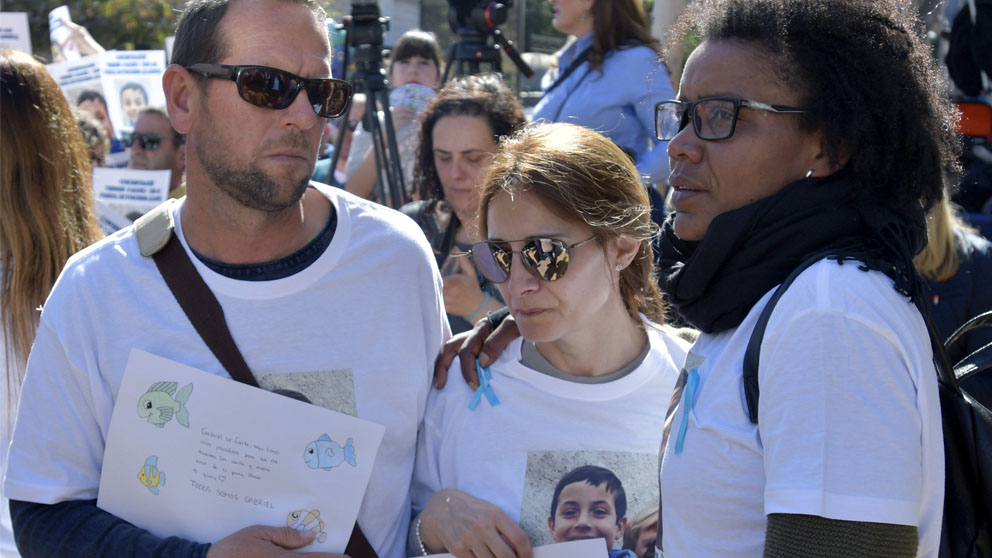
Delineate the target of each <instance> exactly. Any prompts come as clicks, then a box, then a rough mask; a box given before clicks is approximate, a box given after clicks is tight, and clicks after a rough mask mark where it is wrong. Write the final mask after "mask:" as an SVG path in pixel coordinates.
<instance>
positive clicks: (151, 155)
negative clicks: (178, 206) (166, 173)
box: [124, 107, 186, 198]
mask: <svg viewBox="0 0 992 558" xmlns="http://www.w3.org/2000/svg"><path fill="white" fill-rule="evenodd" d="M124 140H125V141H124V143H125V145H127V146H128V147H130V148H131V151H130V153H129V154H128V159H127V168H129V169H142V170H165V169H168V170H170V171H172V174H171V175H170V178H169V197H170V198H178V197H180V196H182V195H184V194H185V193H186V191H185V189H184V188H183V187H182V186H183V171H184V170H185V169H186V145H185V138H183V135H182V134H180V133H179V132H177V131H176V130H175V129H174V128H173V127H172V123H170V122H169V113H168V112H166V111H165V109H164V108H161V107H144V108H142V109H141V110H139V111H138V117H137V120H136V121H135V123H134V131H133V132H132V133H131V134H130V136H127V137H125V138H124Z"/></svg>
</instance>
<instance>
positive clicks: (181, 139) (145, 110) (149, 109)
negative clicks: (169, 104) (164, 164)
mask: <svg viewBox="0 0 992 558" xmlns="http://www.w3.org/2000/svg"><path fill="white" fill-rule="evenodd" d="M146 114H154V115H156V116H161V117H162V118H164V119H165V121H166V122H168V123H169V129H170V130H172V145H174V146H176V147H179V146H180V145H182V144H183V143H185V141H186V136H184V135H183V134H180V133H179V132H177V131H176V129H175V128H173V127H172V121H171V120H169V112H168V111H166V110H165V108H163V107H156V106H151V105H149V106H145V107H141V109H139V110H138V118H135V119H134V121H135V123H137V122H138V119H140V118H141V117H142V116H144V115H146Z"/></svg>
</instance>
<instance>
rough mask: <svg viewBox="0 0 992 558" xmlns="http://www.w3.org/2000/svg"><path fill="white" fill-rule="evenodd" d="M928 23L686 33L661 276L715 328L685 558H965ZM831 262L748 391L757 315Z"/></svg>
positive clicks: (796, 301)
mask: <svg viewBox="0 0 992 558" xmlns="http://www.w3.org/2000/svg"><path fill="white" fill-rule="evenodd" d="M911 18H912V15H911V13H910V10H909V9H907V7H906V5H905V3H904V2H900V1H898V0H873V1H871V2H868V1H864V0H827V1H823V2H808V1H806V0H699V1H697V2H694V3H692V4H691V5H690V6H689V8H688V10H687V13H686V15H685V16H684V17H683V19H682V20H680V23H679V24H678V26H677V28H676V29H675V31H674V32H673V34H672V36H671V45H670V47H669V48H674V49H681V48H683V39H686V38H687V37H691V38H693V39H701V41H702V42H701V44H699V46H698V47H696V48H695V50H694V51H693V52H692V54H691V55H690V56H689V57H688V59H687V62H686V66H685V71H684V73H683V75H682V81H681V85H680V88H679V94H678V99H677V100H675V101H672V102H665V103H661V104H659V105H658V107H657V118H658V123H657V124H658V125H657V129H658V131H659V136H660V137H659V139H668V140H670V142H669V146H668V152H669V155H670V157H671V162H670V164H671V171H672V172H671V177H670V181H671V184H672V186H673V189H674V193H673V196H672V205H673V206H674V209H675V211H674V213H672V214H671V215H670V216H669V219H668V220H667V221H666V223H665V225H664V227H663V228H662V233H661V243H660V244H661V252H662V253H661V261H662V267H661V269H660V272H661V277H662V289H663V290H664V291H665V293H666V295H667V299H668V300H669V301H670V302H671V303H672V304H673V306H674V307H675V309H676V310H677V311H678V313H679V314H681V315H682V317H684V318H685V319H686V320H687V321H688V322H689V323H690V324H692V325H693V326H695V327H697V328H699V329H700V330H701V332H702V333H701V335H700V337H699V339H698V340H697V341H696V343H695V344H694V345H693V347H692V349H691V351H690V353H689V357H688V359H687V361H686V365H685V367H684V369H683V373H682V377H681V378H680V381H679V383H678V384H677V385H678V386H680V389H678V390H677V391H676V394H675V395H676V398H675V401H676V402H677V406H676V407H673V408H672V409H671V411H670V412H671V413H672V416H671V419H672V420H671V425H672V429H671V431H670V436H669V437H668V442H667V447H666V448H665V449H664V455H663V461H662V466H661V478H660V482H661V497H662V502H663V504H664V505H663V507H662V510H661V524H662V535H661V544H660V547H659V548H660V550H661V551H662V552H664V555H665V556H668V557H681V556H694V557H695V556H699V557H710V556H714V557H715V556H744V557H748V556H750V557H770V558H775V557H779V556H899V557H916V556H927V557H933V556H937V555H938V552H940V554H941V555H942V556H960V555H964V553H963V552H955V551H953V550H949V547H945V548H943V549H941V550H938V547H939V546H940V545H942V544H943V543H944V542H947V539H946V538H945V539H943V541H942V537H941V529H942V525H943V526H944V527H946V526H947V525H948V524H949V522H947V521H944V522H942V520H941V516H942V512H943V511H944V510H945V509H953V508H945V507H944V503H945V495H944V472H945V470H944V454H943V449H944V446H943V432H942V430H941V412H940V408H939V403H938V392H937V375H936V372H935V370H934V364H933V357H934V355H933V351H932V349H931V342H930V339H929V336H928V333H927V328H926V325H925V324H924V320H923V318H922V316H921V313H920V311H919V310H918V305H919V304H921V300H920V297H921V294H922V293H923V292H924V291H923V288H922V284H921V279H920V277H919V276H918V275H917V274H916V272H915V270H914V269H913V256H914V254H917V253H918V252H919V251H920V250H921V248H922V247H923V245H924V244H925V243H926V241H927V236H926V218H925V214H926V211H927V209H928V208H929V207H931V206H932V205H933V204H934V203H935V202H937V201H938V200H940V199H941V197H942V183H943V180H944V177H945V176H946V173H948V172H950V171H954V170H955V166H956V163H955V160H956V157H955V151H956V142H955V138H954V137H953V130H954V129H955V125H954V124H955V118H956V117H955V113H954V110H953V108H952V106H951V104H950V103H949V101H948V100H947V99H946V98H945V97H944V95H943V94H944V91H945V90H946V89H945V85H944V81H943V80H942V78H941V77H940V74H939V73H938V71H937V68H936V65H935V63H934V60H933V59H932V58H931V54H930V49H929V47H928V46H927V44H926V42H925V41H924V39H923V37H922V36H921V35H920V33H919V29H920V27H919V26H918V25H917V23H916V22H915V21H913V20H912V19H911ZM659 101H663V99H659ZM813 257H815V263H813V265H812V266H811V267H808V268H805V269H804V270H803V271H802V272H801V273H800V274H799V275H798V276H797V278H796V279H795V281H794V282H793V283H792V284H791V285H790V286H789V287H788V288H787V289H786V290H784V292H783V295H782V297H781V298H780V299H779V300H778V302H777V304H776V306H775V307H774V312H773V313H772V314H771V317H770V319H769V320H768V322H767V327H766V329H765V330H764V333H763V335H761V336H760V337H759V338H758V339H759V340H760V341H761V342H760V346H761V352H760V359H759V363H758V369H757V388H758V389H757V390H753V389H749V388H747V387H746V384H745V382H744V379H743V374H742V370H743V369H744V354H745V352H746V350H747V345H748V343H749V341H750V339H751V336H752V333H753V332H754V329H755V325H756V322H757V320H758V316H759V315H760V314H761V313H762V311H763V310H764V309H765V307H766V306H767V304H768V301H769V299H770V297H771V293H772V292H773V291H775V290H776V288H777V286H778V285H780V284H781V283H782V282H783V281H784V280H785V279H786V278H787V277H788V276H789V275H790V274H791V273H792V272H793V271H794V270H796V269H798V268H799V266H800V264H801V263H802V262H804V261H806V260H809V259H810V258H813ZM914 303H915V304H914ZM503 327H505V324H504V325H503V326H501V328H503ZM490 351H492V349H490ZM681 387H684V389H681ZM747 393H757V394H760V397H758V398H757V404H756V405H754V410H755V416H753V417H752V416H751V415H750V412H749V401H753V398H747V397H746V394H747ZM948 503H949V505H950V506H954V505H955V501H954V499H953V498H952V499H950V500H948Z"/></svg>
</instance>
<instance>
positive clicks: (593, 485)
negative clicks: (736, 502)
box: [408, 123, 688, 558]
mask: <svg viewBox="0 0 992 558" xmlns="http://www.w3.org/2000/svg"><path fill="white" fill-rule="evenodd" d="M479 220H480V222H479V228H480V238H482V239H483V240H482V241H481V242H478V243H476V244H474V245H473V246H472V249H471V258H472V260H473V262H474V263H475V266H476V268H477V269H478V270H479V271H480V272H481V273H482V275H484V276H485V277H486V278H487V279H488V280H489V281H491V282H493V283H495V284H497V285H498V287H499V291H500V294H501V295H502V297H503V299H504V300H505V301H506V304H507V307H508V308H509V312H510V314H511V315H513V316H514V318H515V319H516V323H517V325H518V326H519V328H520V332H521V334H522V336H523V338H522V339H518V340H517V341H515V342H514V343H513V344H512V345H511V346H510V347H509V348H508V349H507V350H506V351H505V352H504V353H503V355H502V356H501V357H500V358H499V359H498V360H496V361H495V362H493V363H492V364H491V366H489V367H487V368H481V367H480V368H479V371H480V378H481V380H480V382H479V385H477V386H470V385H468V384H467V383H466V382H464V381H462V379H461V378H458V379H457V380H455V381H453V382H452V384H453V385H450V386H448V387H446V388H445V389H443V390H438V391H434V392H433V393H432V394H431V396H430V398H429V400H428V405H427V410H426V413H425V418H424V424H423V426H422V428H421V432H420V439H419V441H418V448H417V466H416V469H415V473H414V485H413V500H414V507H415V509H416V511H417V512H419V515H418V516H417V518H416V519H415V521H414V522H413V526H412V528H411V536H410V544H409V549H408V550H409V551H410V552H411V553H412V554H414V555H420V554H428V553H434V552H441V551H446V552H450V553H453V554H455V555H456V556H474V557H480V558H481V557H490V556H499V557H503V556H531V548H532V546H537V545H542V544H547V543H550V542H552V541H556V542H561V541H568V540H574V539H580V538H582V539H584V538H604V539H606V540H605V544H606V546H607V548H610V549H612V548H613V547H614V544H616V545H618V546H619V545H620V544H621V543H622V539H623V531H624V527H625V526H626V523H627V517H626V512H625V510H630V511H631V514H633V512H636V511H638V510H640V509H643V508H644V507H647V506H654V505H657V486H658V483H657V465H658V460H657V453H658V442H659V440H660V436H661V431H662V425H663V423H664V418H665V416H664V415H665V405H664V404H662V403H661V401H666V402H667V401H668V399H669V398H670V396H671V394H672V390H673V386H674V382H675V379H676V377H677V374H678V368H679V366H681V364H682V362H683V361H684V359H685V355H686V349H687V347H688V344H687V343H686V342H685V341H683V340H682V339H680V338H678V337H677V336H676V335H675V332H674V330H672V329H671V328H669V327H667V326H662V325H659V324H662V323H663V322H664V314H663V309H662V300H661V295H660V293H659V291H658V288H657V284H656V281H655V277H654V267H653V254H652V247H651V239H652V237H653V236H654V234H655V231H656V227H655V226H654V225H653V224H652V221H651V218H650V205H649V201H648V197H647V193H646V192H645V189H644V187H643V185H642V184H641V181H640V178H639V177H638V174H637V170H636V168H635V167H634V165H633V163H632V162H631V160H630V158H629V157H627V156H626V155H625V154H624V152H623V151H622V150H620V148H618V147H617V146H616V145H615V144H613V143H612V142H611V141H610V140H608V139H606V138H605V137H603V136H602V135H600V134H598V133H596V132H594V131H592V130H590V129H588V128H584V127H581V126H576V125H573V124H564V123H554V124H537V125H531V126H529V127H527V128H524V129H523V130H522V131H520V132H519V133H517V134H516V135H514V136H513V137H511V138H510V139H507V140H504V142H503V143H502V144H501V148H500V153H499V154H498V155H496V156H495V158H494V160H493V162H492V164H491V165H490V167H489V171H488V174H487V175H486V179H485V182H484V184H483V187H482V192H481V194H480V206H479ZM455 366H456V367H457V366H458V365H457V364H455ZM587 465H592V466H597V467H603V468H606V469H609V470H610V471H613V472H614V473H615V474H616V476H617V477H618V478H619V480H620V482H621V483H622V487H621V486H619V485H618V486H614V485H613V484H610V483H606V481H602V482H599V481H597V482H593V481H591V480H590V481H587V482H586V481H584V482H580V483H578V485H579V486H577V487H573V488H574V489H575V492H576V493H582V494H584V496H582V497H579V496H575V497H572V496H568V497H567V498H566V490H568V487H565V488H566V490H563V491H562V493H561V495H560V496H561V497H556V498H552V494H553V493H554V492H555V486H556V483H557V482H558V481H559V479H560V478H561V477H562V475H563V474H565V473H567V472H568V471H571V470H573V469H575V468H577V467H582V466H587ZM595 492H600V493H602V494H601V495H602V496H603V497H602V498H599V497H595V498H593V497H592V494H591V493H595ZM552 500H555V503H554V504H553V503H552ZM555 504H557V505H555ZM549 509H551V510H553V511H552V512H551V513H549ZM590 518H595V519H594V520H593V521H592V522H591V523H589V521H588V520H590ZM601 544H602V543H601ZM617 550H618V551H619V549H617ZM626 555H629V553H628V554H626Z"/></svg>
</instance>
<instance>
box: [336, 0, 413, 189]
mask: <svg viewBox="0 0 992 558" xmlns="http://www.w3.org/2000/svg"><path fill="white" fill-rule="evenodd" d="M338 28H339V29H344V30H345V32H346V37H347V46H348V47H350V48H346V49H345V57H344V67H345V72H346V73H347V68H348V66H349V63H348V59H349V52H351V53H352V56H353V57H354V60H353V62H354V64H355V70H354V72H352V73H351V75H350V78H349V81H351V82H352V85H353V86H354V88H355V93H356V94H364V95H365V114H364V116H363V117H362V127H363V129H364V130H365V132H366V133H368V134H369V135H370V137H371V142H372V151H373V153H374V156H375V164H376V184H375V192H376V196H377V198H378V199H380V200H383V202H384V203H385V204H386V205H389V206H390V207H396V208H398V207H400V206H402V205H403V204H404V203H406V201H407V200H406V190H405V187H404V185H403V171H402V168H401V166H400V158H399V150H398V149H397V146H396V131H395V130H394V129H393V119H392V116H391V114H390V112H389V96H388V94H387V92H386V72H385V70H384V69H383V68H382V40H383V36H384V35H385V31H386V30H388V29H389V18H388V17H382V16H381V13H380V11H379V3H378V2H377V1H376V0H352V3H351V15H350V16H345V18H344V23H343V24H341V25H339V26H338ZM380 115H381V116H380ZM344 133H345V127H344V126H342V127H340V129H339V131H338V138H337V142H336V143H335V150H334V157H333V158H332V160H331V168H332V169H333V168H336V167H337V162H338V157H340V153H341V149H340V147H341V144H342V142H343V141H344Z"/></svg>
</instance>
